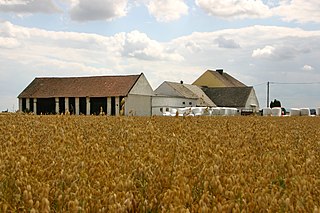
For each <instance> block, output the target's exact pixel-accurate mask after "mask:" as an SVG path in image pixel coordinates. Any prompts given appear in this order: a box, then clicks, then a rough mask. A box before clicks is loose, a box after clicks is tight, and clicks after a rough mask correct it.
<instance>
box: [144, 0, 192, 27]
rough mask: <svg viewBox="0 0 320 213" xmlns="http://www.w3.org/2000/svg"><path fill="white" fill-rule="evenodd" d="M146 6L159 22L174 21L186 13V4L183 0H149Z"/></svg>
mask: <svg viewBox="0 0 320 213" xmlns="http://www.w3.org/2000/svg"><path fill="white" fill-rule="evenodd" d="M147 7H148V10H149V13H150V14H151V15H152V16H154V17H155V18H156V19H157V21H159V22H170V21H174V20H177V19H179V18H180V17H181V16H183V15H187V14H188V6H187V5H186V4H185V3H184V1H183V0H174V1H172V0H151V1H150V2H149V3H148V4H147Z"/></svg>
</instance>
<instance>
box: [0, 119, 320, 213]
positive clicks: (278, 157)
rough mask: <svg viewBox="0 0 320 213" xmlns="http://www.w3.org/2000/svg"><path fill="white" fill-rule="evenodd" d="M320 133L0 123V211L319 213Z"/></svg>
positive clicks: (301, 123) (311, 123) (156, 124)
mask: <svg viewBox="0 0 320 213" xmlns="http://www.w3.org/2000/svg"><path fill="white" fill-rule="evenodd" d="M319 126H320V119H319V118H318V117H283V118H275V117H240V116H239V117H192V118H191V117H187V118H176V117H108V116H60V115H56V116H32V115H17V114H0V135H1V138H0V212H33V213H34V212H224V211H226V212H231V211H232V212H243V211H244V212H260V211H262V212H319V209H320V178H319V177H320V131H319V129H318V128H319Z"/></svg>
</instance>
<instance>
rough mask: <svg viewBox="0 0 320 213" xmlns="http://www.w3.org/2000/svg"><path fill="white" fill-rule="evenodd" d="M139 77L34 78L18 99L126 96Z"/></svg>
mask: <svg viewBox="0 0 320 213" xmlns="http://www.w3.org/2000/svg"><path fill="white" fill-rule="evenodd" d="M140 76H141V75H125V76H93V77H61V78H60V77H58V78H56V77H55V78H35V79H34V80H33V81H32V82H31V83H30V84H29V85H28V86H27V88H25V89H24V90H23V91H22V92H21V93H20V95H19V96H18V98H52V97H111V96H127V95H128V93H129V92H130V90H131V88H132V87H133V86H134V85H135V83H136V82H137V80H138V79H139V77H140Z"/></svg>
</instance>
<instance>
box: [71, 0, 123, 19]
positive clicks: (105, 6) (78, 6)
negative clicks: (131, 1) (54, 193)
mask: <svg viewBox="0 0 320 213" xmlns="http://www.w3.org/2000/svg"><path fill="white" fill-rule="evenodd" d="M127 6H128V0H117V1H114V0H78V1H77V2H75V1H73V4H72V8H71V10H70V16H71V19H72V20H75V21H80V22H82V21H95V20H112V19H115V18H120V17H123V16H125V15H126V14H127Z"/></svg>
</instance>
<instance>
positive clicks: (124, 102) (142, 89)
mask: <svg viewBox="0 0 320 213" xmlns="http://www.w3.org/2000/svg"><path fill="white" fill-rule="evenodd" d="M152 96H153V89H152V88H151V86H150V84H149V82H148V80H147V79H146V77H145V75H144V74H143V73H141V74H140V75H123V76H91V77H48V78H35V79H34V80H33V81H32V82H31V83H30V84H29V85H28V86H27V87H26V88H25V89H24V90H23V91H22V92H21V93H20V95H19V96H18V99H19V110H20V111H24V112H25V111H30V112H34V113H35V114H58V113H59V114H60V113H66V112H70V113H71V114H76V115H80V114H83V115H92V114H96V115H97V114H100V113H103V114H107V115H119V114H123V115H137V116H150V115H151V108H152V106H151V104H152Z"/></svg>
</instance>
